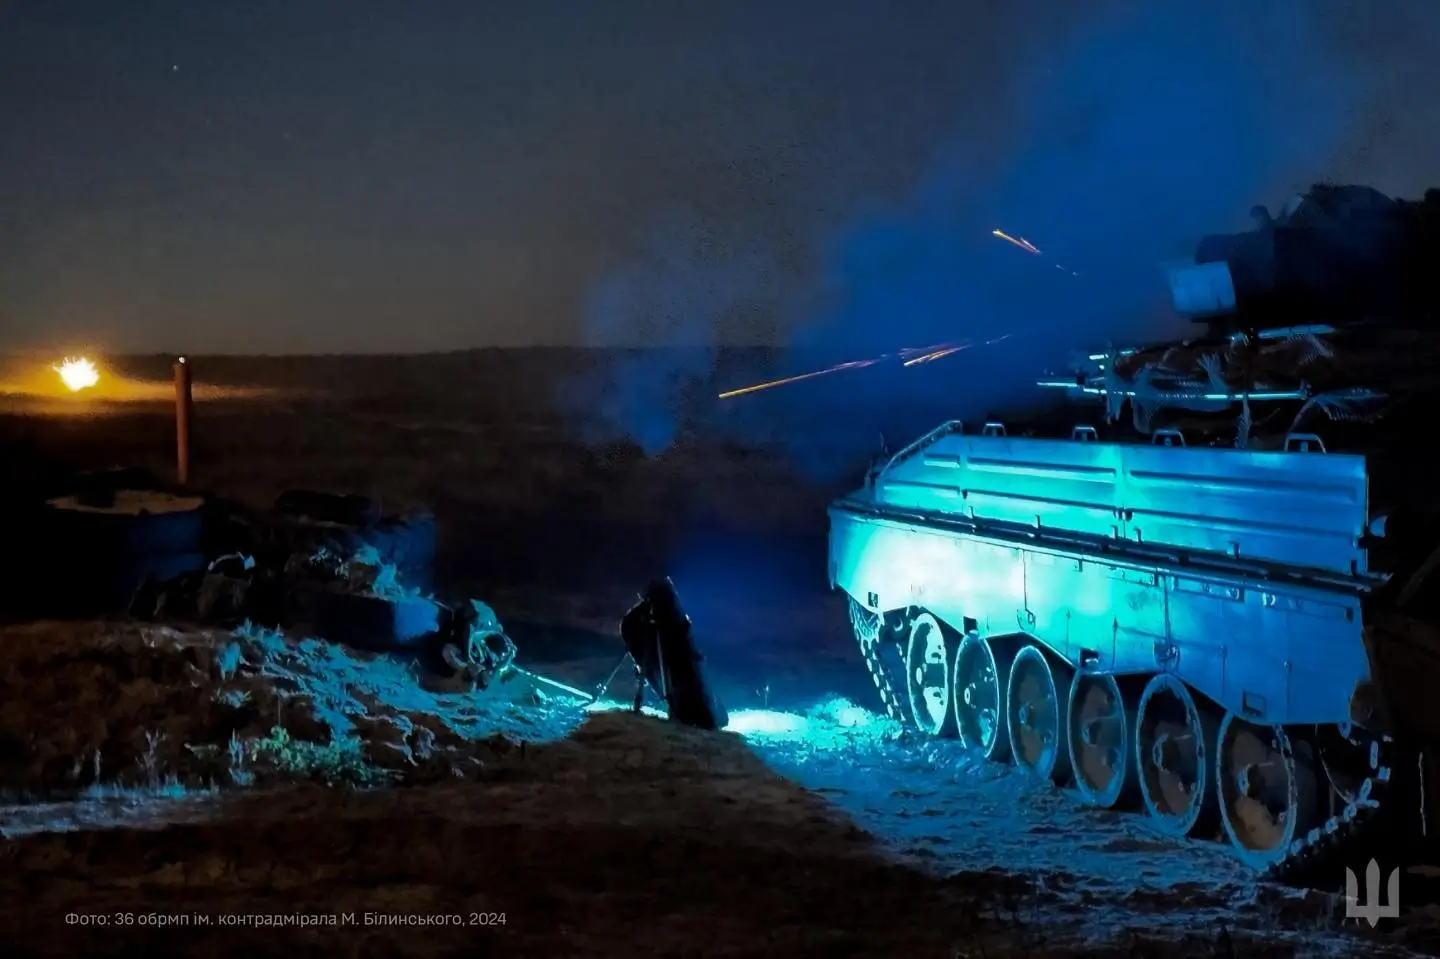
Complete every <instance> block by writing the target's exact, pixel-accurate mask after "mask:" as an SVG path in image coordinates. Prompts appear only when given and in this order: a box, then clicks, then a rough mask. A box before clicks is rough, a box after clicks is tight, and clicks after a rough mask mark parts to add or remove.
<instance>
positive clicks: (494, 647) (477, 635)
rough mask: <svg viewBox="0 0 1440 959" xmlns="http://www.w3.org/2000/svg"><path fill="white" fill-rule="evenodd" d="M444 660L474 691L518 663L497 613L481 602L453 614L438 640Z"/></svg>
mask: <svg viewBox="0 0 1440 959" xmlns="http://www.w3.org/2000/svg"><path fill="white" fill-rule="evenodd" d="M436 640H437V642H438V645H439V646H440V658H441V660H442V661H443V662H444V664H445V665H446V666H447V667H449V668H450V669H451V670H452V671H453V672H455V673H456V674H457V675H461V676H463V677H464V678H465V680H466V682H468V683H469V684H470V687H471V688H472V689H485V688H487V687H488V686H489V685H490V684H491V683H492V682H494V681H495V680H496V679H497V678H502V677H503V676H504V675H505V674H506V673H507V672H508V671H509V670H510V668H511V667H512V666H513V665H514V664H515V654H516V652H517V650H516V648H515V643H514V641H513V640H511V639H510V637H509V636H507V635H505V630H504V628H503V627H501V625H500V619H499V617H497V616H496V615H495V611H494V610H493V609H491V608H490V607H489V606H488V605H486V604H485V603H482V602H480V601H479V600H478V599H472V600H470V601H469V602H467V603H462V604H461V605H460V607H459V608H457V609H454V610H451V611H449V614H448V616H447V617H446V618H445V622H444V624H443V625H442V626H441V628H440V632H439V635H438V636H437V637H436Z"/></svg>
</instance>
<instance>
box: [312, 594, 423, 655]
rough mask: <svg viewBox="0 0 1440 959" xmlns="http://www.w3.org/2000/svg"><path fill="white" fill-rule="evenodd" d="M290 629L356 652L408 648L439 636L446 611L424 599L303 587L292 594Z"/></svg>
mask: <svg viewBox="0 0 1440 959" xmlns="http://www.w3.org/2000/svg"><path fill="white" fill-rule="evenodd" d="M289 599H290V604H289V608H288V609H287V612H286V617H285V620H286V623H285V625H286V626H287V627H291V628H294V629H298V630H300V631H302V632H304V633H306V634H307V635H311V636H319V637H322V638H324V639H329V640H332V641H335V642H343V643H345V644H346V645H347V646H353V647H355V648H356V649H368V650H388V649H405V648H410V647H415V646H418V645H421V644H423V643H424V642H425V641H426V640H427V638H428V637H430V636H433V635H434V634H435V633H436V632H438V631H439V629H440V625H441V622H442V618H443V615H444V610H443V608H442V607H441V606H440V604H439V603H436V602H435V601H434V600H433V599H428V598H426V597H424V596H398V597H395V596H371V595H366V594H364V593H354V592H346V591H343V590H338V589H327V588H325V587H324V586H321V585H316V584H310V583H303V584H299V585H298V586H297V587H296V588H294V589H292V590H291V591H290V593H289Z"/></svg>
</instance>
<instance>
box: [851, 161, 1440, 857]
mask: <svg viewBox="0 0 1440 959" xmlns="http://www.w3.org/2000/svg"><path fill="white" fill-rule="evenodd" d="M1256 216H1257V219H1258V221H1259V223H1258V228H1257V229H1256V230H1254V231H1253V232H1250V233H1245V234H1239V235H1235V236H1212V237H1207V238H1205V239H1204V240H1203V241H1202V242H1201V243H1200V245H1199V249H1198V252H1197V256H1196V258H1195V260H1196V261H1195V263H1193V264H1188V265H1186V266H1184V267H1177V268H1175V269H1173V270H1172V271H1171V274H1170V282H1171V289H1172V293H1173V296H1174V301H1175V306H1176V308H1177V309H1178V310H1179V311H1181V313H1182V314H1184V315H1186V316H1188V317H1189V318H1190V319H1191V320H1194V321H1195V322H1196V324H1197V327H1196V328H1197V333H1198V335H1197V336H1196V337H1195V338H1194V339H1193V340H1189V341H1185V342H1178V343H1167V344H1162V345H1159V346H1154V347H1147V348H1140V349H1125V350H1109V351H1102V352H1097V353H1095V354H1093V355H1091V356H1088V357H1082V358H1080V359H1079V360H1077V362H1076V369H1075V370H1074V371H1073V375H1070V376H1066V377H1063V378H1054V379H1048V380H1044V381H1042V382H1041V383H1040V385H1041V386H1043V387H1050V388H1056V389H1061V390H1064V391H1066V392H1067V393H1068V394H1069V395H1070V396H1071V397H1072V398H1073V399H1075V400H1077V401H1080V402H1082V403H1083V402H1085V401H1090V402H1091V403H1093V404H1094V405H1095V415H1094V416H1093V417H1092V418H1091V422H1090V423H1089V424H1088V425H1083V426H1078V427H1075V429H1074V431H1073V433H1071V434H1070V435H1069V437H1068V438H1049V439H1047V438H1039V437H1036V436H1033V435H1018V433H1017V431H1016V430H1015V429H1013V428H1012V429H1011V430H1010V431H1008V432H1007V430H1006V428H1005V426H1004V425H1002V424H999V423H987V424H984V425H983V426H981V428H980V429H979V430H967V429H965V428H964V426H962V424H960V423H958V422H951V423H946V424H944V425H943V426H941V427H939V428H938V429H936V430H934V431H932V432H931V433H929V434H927V435H926V436H924V437H922V438H920V439H919V440H917V441H916V442H914V443H912V444H911V445H910V446H908V447H906V448H905V449H903V450H901V451H900V452H899V453H897V454H895V455H894V456H892V457H890V458H889V459H888V460H886V461H883V462H879V463H877V464H876V465H875V466H874V467H873V468H872V469H871V471H870V473H869V475H868V476H867V478H866V482H865V485H864V486H863V488H861V489H858V490H856V491H855V492H853V493H851V494H849V495H848V496H845V497H843V498H841V499H839V500H837V501H836V502H835V503H834V504H833V505H832V507H831V509H830V521H831V527H830V547H829V553H830V556H829V564H830V569H829V573H830V581H831V584H832V586H835V587H838V588H840V589H843V590H844V591H845V592H846V593H847V594H848V595H849V597H850V600H851V614H852V620H853V626H854V629H855V634H856V637H857V639H858V640H859V643H860V647H861V650H862V652H863V653H864V656H865V660H866V662H867V663H868V664H869V667H870V670H871V672H872V676H873V679H874V681H875V684H876V686H877V687H878V689H879V692H880V695H881V697H882V699H883V700H884V703H885V705H886V707H887V709H888V710H889V711H890V713H891V714H892V715H893V716H895V717H896V718H898V719H901V720H903V721H905V722H908V723H913V724H914V725H916V726H918V727H920V728H921V729H922V730H924V731H926V732H928V733H931V734H933V735H937V736H956V737H958V738H959V739H960V740H961V741H962V742H963V743H964V744H965V745H967V746H969V747H972V748H974V749H975V750H978V751H980V752H981V753H983V754H984V755H985V756H986V757H987V758H990V759H993V760H996V761H1012V762H1014V763H1015V764H1016V765H1017V766H1019V767H1021V768H1022V769H1024V770H1026V771H1027V772H1029V773H1030V774H1033V775H1035V776H1037V777H1045V778H1053V779H1054V780H1056V781H1057V782H1063V783H1071V784H1073V786H1074V790H1075V792H1076V793H1077V794H1078V798H1079V800H1080V801H1082V802H1085V803H1087V804H1090V805H1094V806H1100V807H1119V806H1122V805H1125V804H1127V803H1133V805H1134V806H1136V807H1138V808H1139V809H1140V810H1141V811H1142V812H1143V814H1146V815H1148V816H1149V817H1151V818H1152V819H1153V820H1154V824H1155V825H1156V827H1157V828H1159V829H1161V830H1162V831H1165V832H1168V833H1170V834H1173V835H1177V836H1180V835H1202V834H1207V833H1208V834H1209V835H1212V836H1214V835H1219V834H1221V833H1223V836H1224V837H1226V838H1227V839H1228V842H1229V843H1230V844H1231V845H1233V847H1234V848H1235V849H1236V851H1237V852H1238V854H1239V855H1240V856H1241V858H1243V859H1244V860H1245V861H1247V862H1249V863H1251V864H1253V865H1255V866H1256V867H1257V868H1260V869H1262V870H1265V871H1267V872H1269V873H1270V875H1272V876H1273V877H1275V878H1287V877H1289V876H1294V875H1295V873H1294V870H1296V869H1297V868H1299V867H1301V866H1304V865H1306V864H1309V865H1312V866H1318V865H1319V862H1320V860H1319V859H1318V858H1317V857H1320V856H1322V855H1324V856H1325V860H1324V861H1325V862H1327V863H1328V862H1330V860H1331V856H1330V855H1329V853H1335V854H1336V855H1338V856H1339V857H1340V858H1343V859H1345V860H1346V861H1347V862H1348V860H1350V859H1354V858H1356V854H1357V852H1359V851H1362V850H1369V849H1371V848H1373V847H1372V846H1371V844H1369V843H1368V842H1361V837H1364V836H1375V837H1379V836H1381V835H1385V836H1394V835H1395V834H1396V830H1397V829H1398V830H1402V831H1404V832H1406V833H1407V834H1408V833H1409V831H1410V830H1414V834H1415V835H1420V834H1421V833H1422V832H1426V833H1430V834H1435V833H1436V830H1437V824H1436V823H1427V822H1426V820H1427V819H1429V818H1431V817H1430V815H1429V813H1430V810H1429V809H1428V808H1426V805H1425V800H1424V799H1423V796H1424V795H1425V793H1426V792H1428V793H1429V794H1430V795H1431V796H1440V781H1436V780H1434V779H1432V776H1433V775H1434V772H1435V771H1434V769H1433V768H1432V765H1431V757H1430V755H1429V753H1428V750H1429V749H1430V747H1431V746H1432V744H1437V743H1440V522H1437V520H1440V479H1437V477H1440V434H1437V433H1436V431H1435V429H1434V426H1433V423H1434V415H1435V411H1434V410H1433V409H1431V408H1429V404H1430V403H1431V402H1433V401H1434V400H1435V399H1437V398H1440V191H1434V190H1432V191H1430V193H1429V194H1427V196H1426V199H1425V201H1424V202H1413V203H1412V202H1400V201H1395V200H1391V199H1389V198H1388V197H1384V196H1382V195H1380V194H1378V193H1376V192H1375V191H1373V190H1369V189H1367V188H1362V187H1332V186H1325V187H1316V188H1315V189H1313V190H1311V191H1310V192H1309V193H1308V194H1306V195H1305V196H1303V197H1301V198H1298V199H1297V200H1295V201H1292V203H1291V204H1290V205H1289V206H1288V207H1287V208H1286V209H1285V210H1284V212H1282V214H1281V215H1280V216H1278V217H1275V218H1272V217H1271V216H1270V215H1269V214H1268V213H1267V212H1266V211H1264V210H1263V208H1257V210H1256ZM1382 824H1386V825H1385V828H1381V826H1382ZM1391 827H1395V828H1391ZM1370 855H1371V854H1370V853H1368V852H1367V854H1366V855H1365V856H1363V857H1361V861H1362V862H1363V860H1364V859H1368V858H1369V857H1370ZM1329 868H1330V867H1329V866H1326V869H1327V871H1328V870H1329ZM1336 871H1337V872H1338V870H1336Z"/></svg>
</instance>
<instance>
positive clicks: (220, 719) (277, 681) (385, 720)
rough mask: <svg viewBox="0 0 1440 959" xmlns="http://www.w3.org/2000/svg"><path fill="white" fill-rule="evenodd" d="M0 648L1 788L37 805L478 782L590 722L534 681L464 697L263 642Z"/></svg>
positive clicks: (132, 640) (377, 665) (273, 638)
mask: <svg viewBox="0 0 1440 959" xmlns="http://www.w3.org/2000/svg"><path fill="white" fill-rule="evenodd" d="M0 647H3V649H4V650H5V656H4V662H3V667H0V790H4V791H6V792H8V793H11V794H12V795H17V794H18V795H20V796H26V797H34V798H39V797H57V796H64V795H73V794H76V793H79V792H82V791H90V792H95V791H99V792H101V793H104V792H105V791H107V790H136V789H139V790H165V791H172V790H177V789H195V788H204V789H214V788H226V787H231V786H248V785H252V784H265V783H267V782H275V781H294V780H296V779H317V780H320V781H324V782H327V783H329V784H332V785H340V784H349V785H362V786H363V785H379V784H383V783H412V782H424V781H433V780H435V779H437V778H451V777H468V776H472V775H474V774H475V773H476V772H478V771H479V770H480V769H481V768H482V767H483V766H484V765H485V764H486V763H487V762H489V761H491V760H493V759H495V758H497V757H501V756H504V755H506V754H508V753H510V752H511V751H513V750H515V749H517V748H520V747H523V744H524V743H527V742H537V741H547V740H550V739H554V738H557V737H560V736H563V735H565V733H566V732H567V731H568V730H569V729H570V728H571V727H572V726H573V724H574V723H575V722H577V721H578V719H579V717H580V712H579V710H578V709H577V708H574V707H567V706H564V705H562V704H552V703H548V702H547V701H546V699H545V697H544V696H543V695H542V694H541V693H539V692H537V691H536V690H535V689H534V688H533V686H531V685H530V684H529V683H528V682H526V681H525V679H524V678H523V677H515V678H514V679H512V680H511V681H509V682H502V683H499V684H497V685H496V686H494V687H492V688H491V689H489V690H486V691H485V692H484V693H482V694H476V693H471V692H466V693H464V694H463V695H462V694H461V693H459V692H458V691H450V690H448V689H446V688H445V687H444V686H443V685H437V684H436V683H432V682H430V681H428V680H427V679H426V677H424V676H422V675H421V673H420V671H419V670H418V669H417V668H416V667H415V666H414V665H413V664H410V663H407V662H405V661H402V660H397V659H392V658H388V657H385V656H378V655H369V654H364V653H358V652H353V651H350V650H347V649H345V648H342V647H339V646H335V645H332V644H330V643H326V642H322V641H319V640H313V639H307V640H298V641H297V640H293V639H289V638H287V637H285V636H282V635H280V634H278V633H274V632H268V631H263V630H256V629H252V628H246V629H241V630H237V631H235V632H233V633H232V632H228V631H223V630H206V629H177V628H173V627H168V626H158V625H144V624H131V623H113V622H91V623H79V624H74V623H35V624H28V625H24V626H17V627H11V628H7V629H4V630H0Z"/></svg>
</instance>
